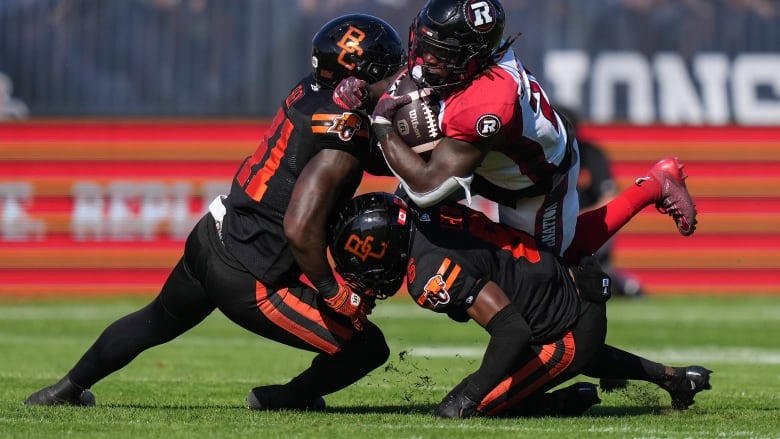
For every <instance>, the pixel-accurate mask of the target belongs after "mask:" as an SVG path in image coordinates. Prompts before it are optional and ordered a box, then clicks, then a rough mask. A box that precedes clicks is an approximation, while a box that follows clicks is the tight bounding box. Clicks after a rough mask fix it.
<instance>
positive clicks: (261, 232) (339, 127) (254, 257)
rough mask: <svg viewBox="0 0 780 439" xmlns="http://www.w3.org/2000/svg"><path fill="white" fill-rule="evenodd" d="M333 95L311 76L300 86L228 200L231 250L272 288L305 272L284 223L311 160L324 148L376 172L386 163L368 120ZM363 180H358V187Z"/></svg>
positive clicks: (243, 169) (226, 223)
mask: <svg viewBox="0 0 780 439" xmlns="http://www.w3.org/2000/svg"><path fill="white" fill-rule="evenodd" d="M332 93H333V91H332V90H330V89H322V88H319V87H317V86H316V85H315V83H314V82H313V79H312V77H311V76H308V77H306V78H304V79H303V80H302V81H301V82H299V83H298V84H297V85H296V86H295V87H294V88H293V89H292V91H291V92H290V94H289V95H288V96H287V98H286V99H285V100H284V102H283V104H282V106H281V108H280V109H279V111H278V112H277V114H276V116H275V117H274V119H273V122H272V124H271V127H270V128H269V130H268V131H267V133H266V135H265V137H264V138H263V140H262V141H261V142H260V145H259V146H258V147H257V150H256V151H255V152H254V154H252V155H251V156H249V157H247V158H246V159H245V160H244V162H243V164H242V165H241V167H240V168H239V169H238V172H237V173H236V175H235V178H234V179H233V182H232V186H231V189H230V195H229V196H228V197H227V198H226V199H225V200H224V202H223V204H224V205H225V207H226V209H227V214H226V215H225V218H224V223H223V239H224V242H225V246H226V247H227V249H228V250H229V251H230V253H231V254H233V255H234V256H235V257H236V258H237V259H238V260H239V261H240V262H241V264H242V265H244V267H245V268H246V269H247V270H249V271H250V272H251V273H252V274H253V275H254V276H255V277H257V278H258V279H260V280H262V281H263V282H264V283H266V284H268V285H274V284H277V283H278V282H279V281H283V280H291V279H297V278H298V277H299V276H300V274H301V272H300V269H299V268H298V266H297V264H296V262H295V259H294V257H293V255H292V253H291V251H290V249H289V245H288V242H287V239H286V238H285V234H284V228H283V219H284V214H285V212H286V210H287V206H288V205H289V202H290V198H291V197H292V192H293V188H294V186H295V182H296V180H297V179H298V177H299V176H300V174H301V171H302V170H303V168H304V167H305V166H306V164H307V163H308V162H309V160H311V158H312V157H314V155H315V154H317V153H318V152H320V151H321V150H323V149H337V150H342V151H346V152H348V153H350V154H353V155H355V156H356V157H358V158H359V159H360V160H361V163H363V164H364V165H365V166H366V168H367V169H368V168H374V166H371V165H370V163H371V162H374V161H377V160H379V161H381V162H382V163H384V159H382V156H381V151H379V148H377V147H373V148H372V146H373V145H374V144H375V143H376V142H375V141H370V140H369V137H370V131H371V130H370V125H369V121H368V119H367V118H366V117H365V116H363V115H360V114H358V113H356V112H345V111H344V110H342V109H341V108H339V107H338V106H337V105H336V104H334V103H333V100H332ZM361 177H362V176H361V175H357V176H355V180H356V181H355V182H352V184H353V185H354V187H357V185H358V184H359V183H360V178H361ZM345 196H346V197H351V196H352V194H351V193H350V194H345Z"/></svg>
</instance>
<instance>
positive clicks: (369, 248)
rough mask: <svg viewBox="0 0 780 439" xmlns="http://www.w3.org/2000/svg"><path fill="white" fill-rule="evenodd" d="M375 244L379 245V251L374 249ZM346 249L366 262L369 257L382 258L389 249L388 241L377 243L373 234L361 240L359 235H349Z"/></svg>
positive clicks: (345, 245)
mask: <svg viewBox="0 0 780 439" xmlns="http://www.w3.org/2000/svg"><path fill="white" fill-rule="evenodd" d="M375 245H377V246H378V247H379V250H378V251H375V250H374V246H375ZM344 250H346V251H348V252H350V253H352V254H353V255H355V256H357V257H358V258H360V260H361V261H363V262H365V261H366V259H368V258H369V257H371V258H374V259H382V258H383V257H384V256H385V252H386V251H387V243H386V242H381V243H378V244H375V243H374V237H373V236H367V237H366V239H364V240H361V239H360V237H359V236H357V235H349V238H348V239H347V243H346V244H344Z"/></svg>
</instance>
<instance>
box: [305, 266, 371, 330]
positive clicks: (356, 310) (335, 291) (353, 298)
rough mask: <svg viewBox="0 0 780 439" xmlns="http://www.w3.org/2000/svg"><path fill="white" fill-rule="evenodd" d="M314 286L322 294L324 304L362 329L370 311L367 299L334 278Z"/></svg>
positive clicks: (356, 327) (358, 328)
mask: <svg viewBox="0 0 780 439" xmlns="http://www.w3.org/2000/svg"><path fill="white" fill-rule="evenodd" d="M315 286H316V287H317V290H318V291H319V292H320V294H322V299H323V300H324V301H325V304H327V305H328V306H329V307H330V308H331V309H332V310H333V311H336V312H337V313H339V314H341V315H343V316H346V317H348V318H349V320H350V321H351V322H352V326H354V327H355V329H357V330H358V331H362V330H363V324H364V323H366V322H367V321H368V317H367V315H368V314H370V313H371V306H370V304H369V303H368V301H366V300H364V299H363V297H362V296H361V295H360V294H358V293H356V292H355V291H353V289H352V287H351V286H349V285H348V284H345V283H340V282H338V281H336V279H328V280H327V281H323V282H320V283H319V284H317V285H315Z"/></svg>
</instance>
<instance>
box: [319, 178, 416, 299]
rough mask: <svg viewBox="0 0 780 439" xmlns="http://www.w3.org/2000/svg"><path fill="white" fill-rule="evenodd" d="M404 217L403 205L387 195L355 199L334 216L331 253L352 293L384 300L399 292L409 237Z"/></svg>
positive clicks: (404, 206) (393, 196)
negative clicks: (351, 287) (361, 293)
mask: <svg viewBox="0 0 780 439" xmlns="http://www.w3.org/2000/svg"><path fill="white" fill-rule="evenodd" d="M407 215H408V207H407V205H406V203H405V202H404V201H403V200H402V199H401V198H399V197H397V196H395V195H392V194H389V193H386V192H370V193H367V194H363V195H358V196H357V197H355V198H353V199H352V200H351V201H349V202H348V203H347V204H346V205H344V207H343V208H341V209H340V210H339V211H337V212H336V214H335V217H334V218H333V219H332V220H331V227H330V231H331V233H330V253H331V256H332V257H333V261H334V263H335V265H336V271H337V272H338V273H339V274H340V275H341V276H342V277H343V278H344V280H345V281H347V283H350V284H352V285H353V286H355V287H356V288H355V291H360V292H366V293H367V294H368V295H370V296H373V297H376V298H378V299H385V298H387V297H390V296H392V295H393V294H395V293H396V292H398V289H399V288H401V283H402V282H403V279H404V276H405V275H406V264H407V262H408V259H409V240H410V236H411V225H410V222H411V218H408V217H407Z"/></svg>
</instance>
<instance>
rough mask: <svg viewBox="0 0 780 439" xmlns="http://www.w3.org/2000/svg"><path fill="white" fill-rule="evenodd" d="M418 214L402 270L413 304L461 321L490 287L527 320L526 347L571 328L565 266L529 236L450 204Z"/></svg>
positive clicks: (573, 307) (574, 302) (575, 308)
mask: <svg viewBox="0 0 780 439" xmlns="http://www.w3.org/2000/svg"><path fill="white" fill-rule="evenodd" d="M418 214H419V215H416V216H415V222H414V230H413V233H414V237H413V239H412V242H413V244H412V251H411V255H410V260H409V267H408V271H407V282H408V287H409V293H410V294H411V296H412V298H413V299H414V300H415V301H416V302H417V304H418V305H420V306H422V307H425V308H429V309H431V310H433V311H436V312H442V313H447V314H448V315H449V316H450V317H451V318H453V319H455V320H459V321H463V320H467V319H468V316H467V315H466V309H468V307H469V306H471V304H473V303H474V300H475V299H476V297H477V295H478V294H479V291H480V290H481V289H482V287H483V286H484V285H485V284H486V283H487V282H488V281H493V282H495V283H497V284H498V285H499V286H500V287H501V288H502V289H503V290H504V292H505V293H506V295H507V296H508V297H509V299H510V300H511V301H512V303H513V304H514V305H515V306H516V307H517V309H518V311H519V312H520V313H521V314H522V315H523V317H524V318H525V320H526V321H527V322H528V324H529V326H530V327H531V330H532V332H533V338H532V342H546V341H549V340H550V339H553V338H555V337H559V336H560V335H561V334H562V333H563V332H565V331H566V330H568V329H570V328H571V327H572V326H573V325H574V323H575V322H576V320H577V315H578V312H579V295H578V294H577V290H576V287H575V285H574V280H573V279H572V278H571V276H570V275H569V273H568V267H567V266H566V265H565V263H564V262H563V261H561V259H560V258H559V257H557V256H556V255H555V254H554V253H552V252H549V251H544V250H540V249H538V248H537V245H536V243H535V241H534V239H533V237H532V236H531V235H529V234H527V233H524V232H521V231H519V230H516V229H513V228H511V227H507V226H504V225H501V224H497V223H495V222H493V221H490V219H489V218H487V217H486V216H485V215H484V214H482V213H480V212H477V211H475V210H473V209H470V208H468V207H466V206H463V205H461V204H457V203H444V204H440V205H438V206H435V207H432V208H429V209H421V210H419V211H418Z"/></svg>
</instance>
